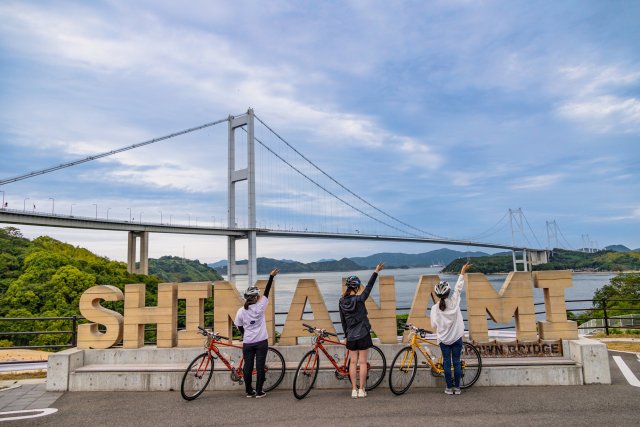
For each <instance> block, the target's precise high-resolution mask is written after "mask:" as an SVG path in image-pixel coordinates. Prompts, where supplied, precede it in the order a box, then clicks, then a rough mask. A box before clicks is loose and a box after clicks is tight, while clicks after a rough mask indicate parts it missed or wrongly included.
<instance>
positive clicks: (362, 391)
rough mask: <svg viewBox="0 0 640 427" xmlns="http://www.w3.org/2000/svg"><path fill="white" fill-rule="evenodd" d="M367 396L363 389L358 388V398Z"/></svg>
mask: <svg viewBox="0 0 640 427" xmlns="http://www.w3.org/2000/svg"><path fill="white" fill-rule="evenodd" d="M363 397H367V392H366V391H364V389H360V390H358V398H363Z"/></svg>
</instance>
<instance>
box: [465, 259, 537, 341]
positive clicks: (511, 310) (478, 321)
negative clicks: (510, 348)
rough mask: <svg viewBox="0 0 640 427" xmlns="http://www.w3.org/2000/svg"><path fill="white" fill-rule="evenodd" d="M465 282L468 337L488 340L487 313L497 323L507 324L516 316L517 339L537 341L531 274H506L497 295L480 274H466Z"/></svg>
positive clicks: (474, 339) (476, 339) (475, 339)
mask: <svg viewBox="0 0 640 427" xmlns="http://www.w3.org/2000/svg"><path fill="white" fill-rule="evenodd" d="M466 282H467V291H466V292H467V313H468V316H467V319H468V322H469V336H470V338H471V339H472V340H473V341H476V342H488V341H489V333H488V327H487V313H488V314H489V316H490V317H491V319H492V320H493V321H494V322H496V323H509V322H511V319H512V317H514V316H515V322H516V337H517V339H518V340H521V341H528V340H536V339H538V336H537V332H536V318H535V311H534V305H533V280H532V277H531V273H530V272H515V271H513V272H511V273H509V275H508V276H507V279H506V280H505V282H504V284H503V285H502V289H500V292H496V290H495V289H494V288H493V286H492V285H491V283H489V280H487V278H486V277H485V275H484V274H481V273H470V274H467V275H466Z"/></svg>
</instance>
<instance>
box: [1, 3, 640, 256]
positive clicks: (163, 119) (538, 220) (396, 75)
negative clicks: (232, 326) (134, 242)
mask: <svg viewBox="0 0 640 427" xmlns="http://www.w3.org/2000/svg"><path fill="white" fill-rule="evenodd" d="M639 20H640V3H638V2H634V1H616V2H600V1H563V2H556V1H528V2H524V1H523V2H520V1H518V2H515V1H514V2H512V1H482V2H480V1H478V2H476V1H414V2H412V1H406V2H402V1H397V2H377V1H344V2H335V1H323V2H312V1H270V2H250V1H247V2H242V1H233V2H231V1H229V2H223V1H218V2H198V1H193V2H188V3H186V4H184V3H183V4H178V3H176V2H170V1H155V0H154V1H135V2H131V1H102V2H100V1H95V2H84V1H75V2H74V1H65V2H47V1H10V0H5V1H3V2H2V3H0V152H1V155H0V176H1V177H2V178H7V177H11V176H15V175H20V174H22V173H25V172H28V171H32V170H37V169H40V168H45V167H48V166H52V165H55V164H59V163H63V162H66V161H70V160H74V159H77V158H81V157H84V156H88V155H91V154H96V153H101V152H104V151H108V150H111V149H114V148H119V147H123V146H126V145H130V144H134V143H137V142H141V141H145V140H148V139H151V138H154V137H158V136H162V135H165V134H168V133H171V132H174V131H177V130H181V129H185V128H189V127H192V126H197V125H200V124H203V123H207V122H211V121H213V120H217V119H221V118H224V117H227V116H228V115H229V114H233V115H238V114H241V113H243V112H245V111H246V110H247V108H249V107H252V108H254V109H255V112H256V114H257V115H258V117H260V118H261V119H262V120H264V121H265V123H267V124H268V125H269V126H270V127H272V128H273V129H274V130H276V131H277V132H278V134H279V135H281V136H282V137H283V138H284V139H286V140H287V141H288V142H289V143H291V144H292V145H294V146H295V147H296V148H297V149H298V150H300V151H301V152H302V153H303V154H305V155H306V156H307V157H309V158H310V159H312V160H313V161H314V162H315V163H316V164H317V165H318V166H320V167H321V168H322V169H324V170H325V171H326V172H327V173H329V174H330V175H331V176H333V177H334V178H335V179H337V180H338V181H340V182H341V183H343V184H344V185H346V186H347V187H349V188H350V189H351V190H353V191H354V192H356V193H357V194H359V195H360V196H361V197H363V198H364V199H366V200H368V201H370V202H372V203H373V204H374V205H375V206H377V207H379V208H381V209H383V210H384V211H385V212H387V213H389V214H390V215H392V216H394V217H397V218H399V219H401V220H403V221H405V222H407V223H409V224H412V225H413V226H415V227H417V228H419V229H421V230H426V231H428V232H430V233H433V234H437V235H441V236H446V237H452V238H466V237H473V236H478V235H483V236H486V238H485V239H484V240H490V241H498V242H502V243H509V242H510V241H511V233H510V229H508V228H506V227H503V226H504V225H506V222H505V221H504V220H503V221H502V223H501V225H500V227H496V228H494V229H492V227H493V226H494V225H495V224H496V223H497V222H498V221H499V220H500V219H501V218H504V215H505V213H506V212H507V210H508V209H509V208H512V209H515V208H522V210H523V212H524V213H525V215H526V219H527V222H528V225H527V233H528V235H529V237H528V239H529V240H530V243H531V244H532V245H533V246H538V245H537V242H536V240H535V238H534V237H533V236H532V233H530V230H528V226H529V225H530V227H531V230H533V232H534V233H535V234H536V236H537V239H538V241H539V243H540V244H541V245H542V246H546V245H547V235H546V227H545V225H546V221H552V220H555V221H556V223H557V224H558V226H559V228H560V230H561V233H562V238H561V241H560V244H561V245H562V246H569V245H570V246H571V247H574V248H578V247H580V246H581V245H582V235H584V234H588V235H589V237H590V239H591V240H593V241H597V242H598V245H599V246H600V247H603V246H606V245H611V244H624V245H626V246H628V247H630V248H638V247H640V238H639V233H638V231H639V230H640V190H639V189H640V172H639V171H640V145H639V141H638V137H639V135H640V48H639V47H638V46H639V44H638V41H639V40H640V26H638V24H637V23H638V22H639ZM226 131H227V130H226V126H225V125H218V126H216V127H214V128H212V129H208V130H206V131H202V132H198V133H195V134H191V135H189V136H185V137H180V138H176V139H175V140H171V141H165V142H162V143H158V144H156V145H154V146H152V147H146V148H141V149H137V150H133V151H129V152H126V153H123V154H119V155H117V156H113V157H109V158H108V159H104V160H100V161H96V162H92V163H88V164H84V165H82V166H77V167H74V168H71V169H66V170H63V171H58V172H54V173H51V174H48V175H45V176H41V177H37V178H32V179H29V180H25V181H21V182H18V183H14V184H9V185H6V186H4V187H3V188H1V189H0V190H2V191H4V197H5V199H6V200H7V201H8V203H9V208H17V209H22V208H24V207H26V208H32V206H31V205H32V204H35V205H36V209H37V210H41V211H48V210H51V209H55V211H56V213H71V212H72V211H73V213H74V215H78V216H89V217H91V216H94V215H95V213H96V210H97V213H98V215H99V216H101V217H105V216H106V214H107V211H108V212H109V216H110V218H121V219H125V218H127V217H128V216H129V215H130V213H129V210H130V211H131V216H133V217H137V218H138V219H140V217H141V216H142V218H143V220H144V221H149V222H154V221H155V222H159V221H160V215H161V212H162V216H163V221H166V220H167V218H168V217H171V220H172V221H173V222H182V223H187V222H193V223H194V222H195V221H196V220H197V221H200V224H202V223H205V222H207V221H208V222H210V223H213V222H214V221H215V222H217V223H221V222H222V219H223V218H225V216H226V213H225V212H226V175H227V169H226V168H227V166H226V149H227V145H226ZM260 132H261V133H260V134H259V136H260V137H262V138H265V139H270V138H271V140H273V135H269V132H267V131H266V130H265V129H264V128H262V130H261V131H260ZM274 143H277V141H275V142H274ZM260 156H262V157H260V159H262V160H260V162H261V163H260V165H259V167H260V168H263V170H264V172H261V173H262V174H263V175H261V179H262V181H261V183H260V184H259V186H258V191H259V194H258V199H259V203H260V205H259V213H258V214H259V219H258V221H259V223H260V221H261V220H262V221H263V223H264V224H265V225H274V224H276V223H278V224H280V223H281V222H282V223H289V224H291V226H292V227H293V226H294V224H295V226H296V227H301V225H300V224H306V222H305V221H308V225H309V227H310V228H314V227H315V228H318V227H319V228H323V229H331V228H333V227H340V226H341V225H342V227H343V228H344V229H349V230H352V229H361V230H362V232H384V230H380V228H384V227H380V226H379V225H378V226H375V225H372V224H370V223H368V222H367V221H366V220H362V219H358V218H355V216H354V215H353V212H350V213H349V212H346V211H348V209H347V210H346V211H345V210H344V209H341V208H340V207H339V206H338V205H337V204H336V203H335V201H333V202H331V201H329V200H328V198H327V197H326V195H323V194H318V191H317V189H314V188H313V186H308V185H307V186H305V185H304V184H303V183H301V184H299V185H294V184H292V182H299V181H304V180H301V179H298V180H296V179H293V180H292V179H291V178H292V176H291V175H290V174H287V172H286V171H284V170H283V169H284V168H285V167H284V166H283V165H282V164H278V162H277V161H275V160H273V159H268V155H266V154H265V153H262V154H260ZM27 198H28V200H26V199H27ZM52 199H53V200H52ZM356 204H357V203H356ZM96 205H97V206H96ZM310 206H311V207H310ZM318 206H320V207H319V208H318ZM314 207H316V208H317V210H316V211H314ZM320 211H322V212H320ZM261 214H263V216H260V215H261ZM331 216H333V219H332V220H330V219H328V217H331ZM356 216H357V215H356ZM301 218H306V220H305V221H303V220H302V219H301ZM376 227H377V228H376ZM21 229H22V231H23V233H24V234H25V235H26V236H28V237H35V236H38V235H40V234H48V235H51V236H53V237H56V238H59V239H61V240H63V241H67V242H69V243H73V244H75V245H80V246H84V247H87V248H90V249H91V250H94V251H95V252H97V253H99V254H101V255H105V256H108V257H110V258H112V259H119V260H123V259H125V257H126V247H125V246H126V236H125V235H124V234H122V233H107V232H99V233H87V232H82V231H74V230H63V229H46V228H31V227H22V228H21ZM498 229H499V230H498ZM487 230H489V231H492V230H493V231H497V232H496V233H494V234H491V233H485V231H487ZM389 234H394V233H391V232H389ZM396 234H397V233H396ZM559 238H560V236H559ZM436 248H437V247H436V246H429V245H410V244H371V243H363V242H355V241H354V242H346V241H339V242H332V241H317V240H295V241H290V240H274V239H270V240H260V241H259V242H258V253H259V256H269V257H274V258H289V259H298V260H302V261H313V260H317V259H320V258H340V257H343V256H361V255H369V254H371V253H375V252H380V251H387V252H412V253H417V252H424V251H428V250H432V249H436ZM458 249H466V248H458ZM150 251H151V256H154V257H158V256H161V255H179V256H182V255H183V254H184V255H185V256H187V257H189V258H198V259H200V260H202V261H207V262H209V261H217V260H219V259H222V258H225V256H226V243H225V240H224V239H222V238H195V237H189V236H160V235H153V236H152V237H151V249H150Z"/></svg>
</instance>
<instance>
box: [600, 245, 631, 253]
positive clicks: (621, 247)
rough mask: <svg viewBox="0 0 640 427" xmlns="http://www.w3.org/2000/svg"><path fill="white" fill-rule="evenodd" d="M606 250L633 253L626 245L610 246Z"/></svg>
mask: <svg viewBox="0 0 640 427" xmlns="http://www.w3.org/2000/svg"><path fill="white" fill-rule="evenodd" d="M604 249H605V250H606V251H613V252H631V249H629V248H628V247H626V246H625V245H610V246H607V247H606V248H604Z"/></svg>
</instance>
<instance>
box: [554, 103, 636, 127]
mask: <svg viewBox="0 0 640 427" xmlns="http://www.w3.org/2000/svg"><path fill="white" fill-rule="evenodd" d="M558 113H559V114H560V115H561V116H564V117H566V118H569V119H572V120H576V121H579V122H580V123H583V124H584V125H585V126H587V127H589V128H591V129H593V130H595V131H597V132H609V131H615V132H620V133H624V132H637V131H640V100H638V99H637V98H626V99H625V98H619V97H616V96H598V97H592V98H589V99H583V100H576V101H569V102H567V103H565V104H563V105H561V106H560V107H559V108H558Z"/></svg>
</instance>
